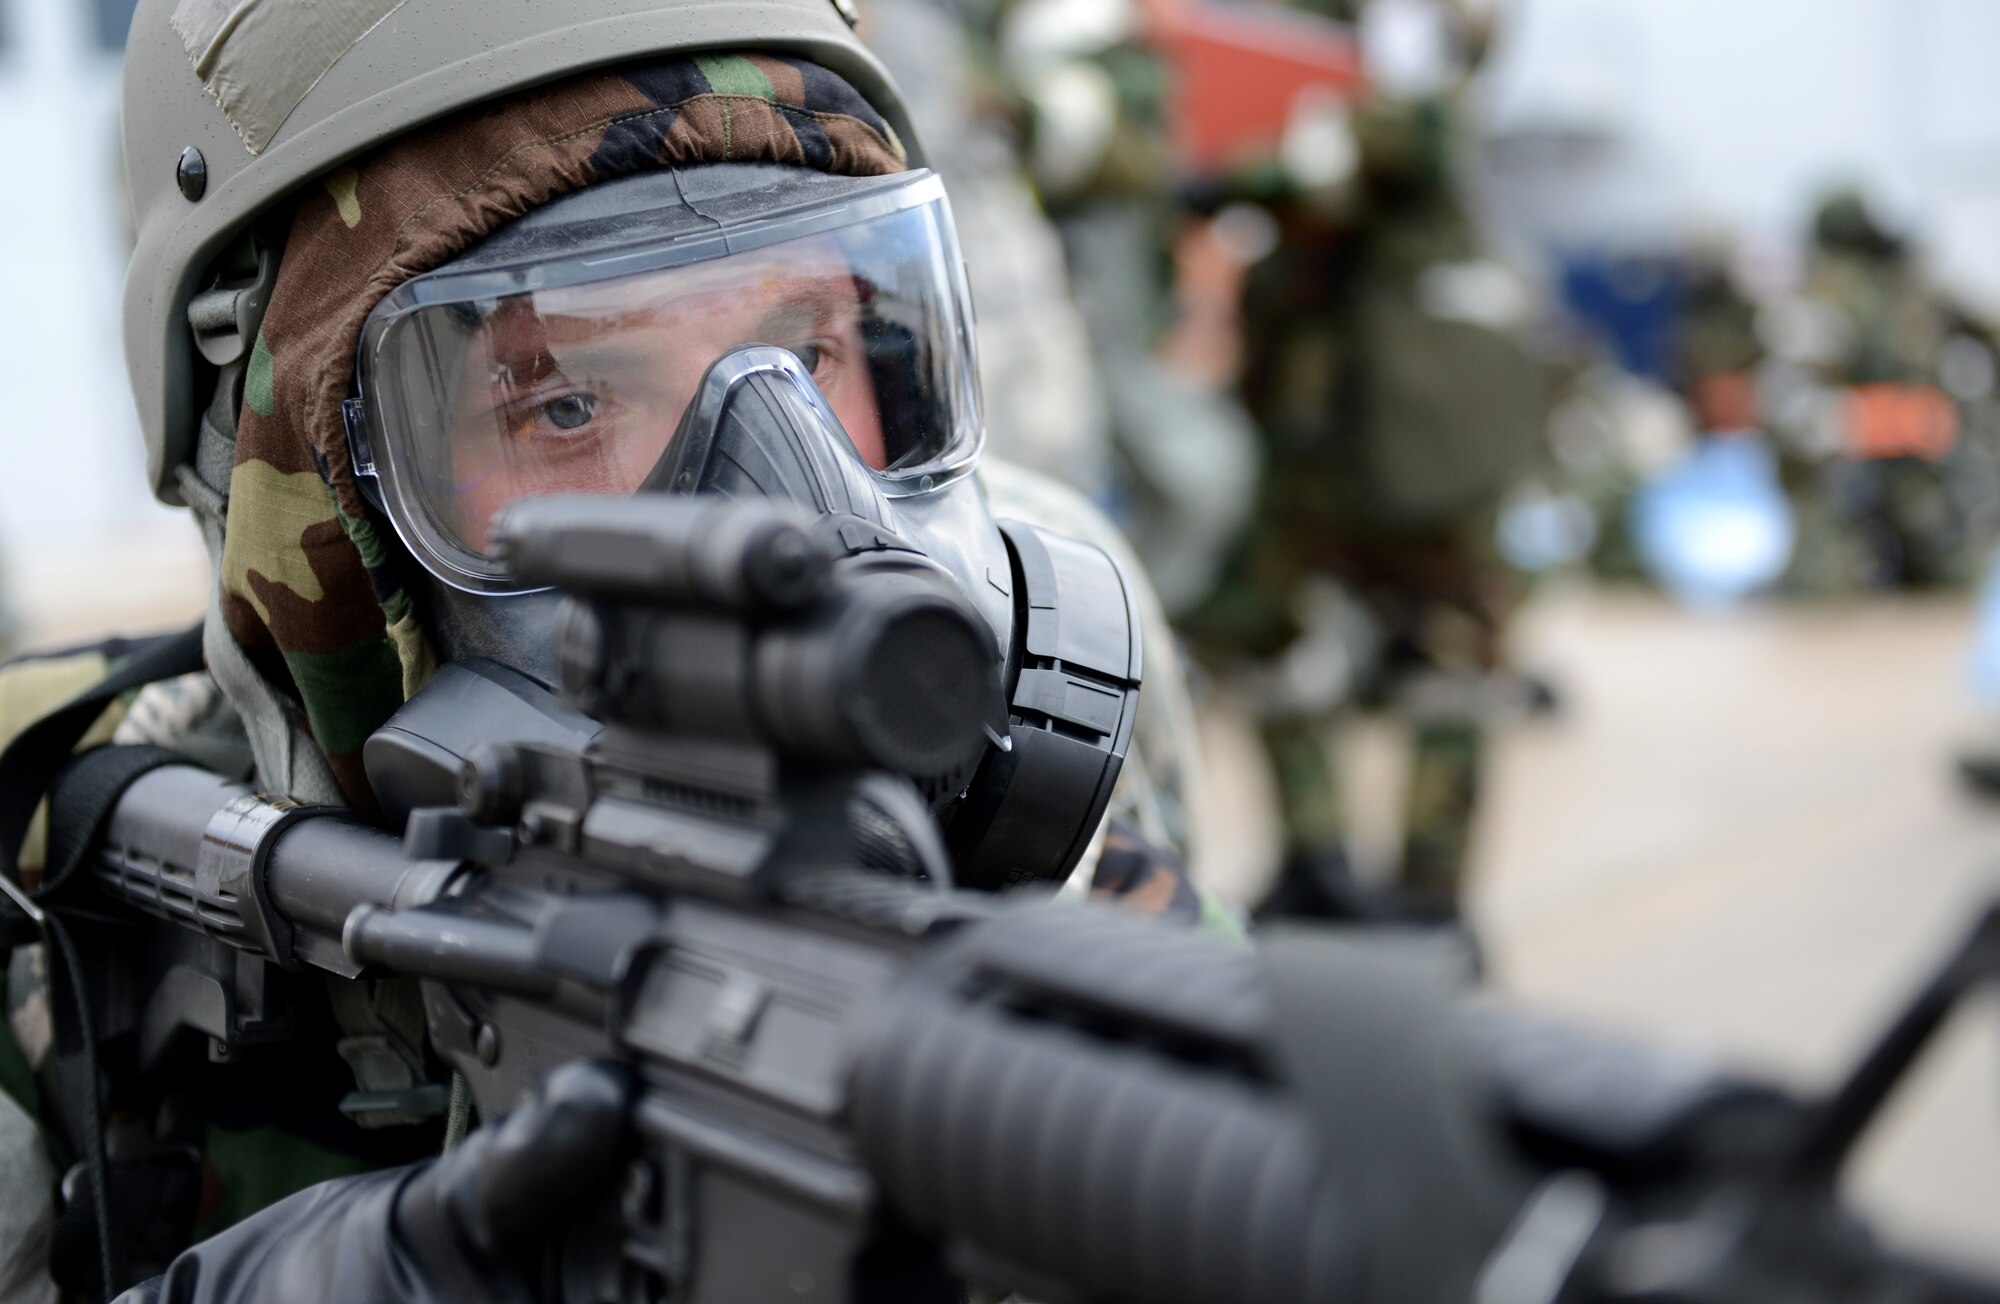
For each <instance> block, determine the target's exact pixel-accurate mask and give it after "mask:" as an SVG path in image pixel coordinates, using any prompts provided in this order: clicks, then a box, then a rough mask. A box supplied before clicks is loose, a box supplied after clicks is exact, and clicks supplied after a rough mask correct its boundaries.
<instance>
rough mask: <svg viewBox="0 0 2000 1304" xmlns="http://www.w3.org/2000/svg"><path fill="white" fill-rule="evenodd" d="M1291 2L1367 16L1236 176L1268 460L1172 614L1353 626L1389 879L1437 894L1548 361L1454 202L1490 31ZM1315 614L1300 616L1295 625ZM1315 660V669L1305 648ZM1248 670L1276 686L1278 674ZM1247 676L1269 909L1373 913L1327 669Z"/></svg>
mask: <svg viewBox="0 0 2000 1304" xmlns="http://www.w3.org/2000/svg"><path fill="white" fill-rule="evenodd" d="M1300 7H1302V8H1309V9H1312V10H1315V11H1317V12H1319V13H1321V14H1324V15H1326V16H1328V17H1332V18H1337V19H1341V20H1345V21H1348V22H1365V21H1367V20H1373V21H1374V22H1375V23H1376V25H1377V33H1378V36H1379V37H1380V38H1381V39H1379V40H1378V41H1376V42H1372V43H1371V42H1370V41H1369V40H1368V39H1367V38H1368V32H1367V30H1366V29H1365V27H1364V30H1363V38H1364V40H1363V45H1364V51H1365V53H1366V55H1367V57H1368V59H1369V69H1368V71H1369V74H1370V91H1369V93H1368V94H1367V95H1366V96H1365V97H1364V98H1362V99H1361V100H1360V101H1359V102H1358V103H1355V104H1352V105H1351V106H1350V105H1346V104H1342V103H1340V102H1338V101H1337V100H1332V99H1321V100H1318V101H1311V100H1308V101H1304V102H1302V104H1301V109H1300V112H1299V113H1298V114H1297V115H1296V119H1295V121H1294V122H1293V123H1292V124H1291V126H1290V127H1289V128H1288V129H1287V131H1286V135H1285V139H1284V140H1283V141H1282V142H1281V144H1280V146H1279V148H1278V150H1277V154H1276V157H1275V158H1273V159H1271V160H1270V161H1269V162H1268V164H1267V165H1266V166H1264V167H1261V168H1252V169H1249V170H1247V171H1245V172H1243V173H1242V174H1240V175H1239V176H1238V178H1237V179H1236V182H1235V184H1234V187H1233V188H1235V189H1237V190H1239V192H1241V193H1244V194H1246V195H1247V196H1248V197H1249V198H1252V199H1254V200H1255V201H1257V202H1259V203H1261V204H1262V205H1264V206H1266V207H1267V208H1268V209H1269V211H1270V212H1271V213H1272V214H1273V216H1274V217H1275V219H1276V222H1277V241H1276V248H1275V250H1274V251H1273V252H1272V253H1271V254H1270V255H1269V256H1268V257H1266V258H1264V259H1262V260H1261V261H1260V262H1258V263H1257V264H1256V265H1255V266H1253V267H1251V268H1250V269H1249V272H1248V275H1247V280H1246V284H1245V288H1244V296H1243V331H1244V339H1243V357H1244V367H1243V375H1242V382H1241V384H1242V391H1241V392H1242V395H1243V398H1244V402H1245V405H1246V407H1247V408H1248V410H1249V412H1250V414H1251V415H1252V417H1253V418H1254V419H1255V421H1256V423H1257V425H1258V427H1259V428H1260V430H1261V433H1262V436H1263V440H1264V453H1265V467H1264V475H1263V482H1262V488H1261V492H1260V495H1259V501H1258V506H1257V509H1256V511H1255V512H1254V514H1253V518H1252V525H1251V527H1250V529H1249V531H1248V532H1247V533H1246V535H1245V536H1244V537H1243V538H1242V539H1241V541H1240V543H1239V545H1238V547H1237V549H1236V551H1235V553H1234V556H1233V558H1232V561H1231V563H1230V567H1229V569H1228V571H1227V572H1226V574H1225V577H1224V579H1223V581H1222V582H1221V583H1220V584H1218V585H1217V587H1216V588H1215V590H1214V592H1213V594H1212V595H1211V596H1210V598H1209V600H1208V601H1207V602H1206V603H1205V604H1204V605H1203V607H1202V608H1201V610H1200V611H1199V612H1198V613H1196V617H1195V619H1194V621H1193V622H1192V625H1193V628H1194V629H1195V630H1196V631H1197V632H1198V635H1199V637H1200V638H1201V640H1202V641H1203V642H1204V644H1206V646H1207V647H1208V648H1209V649H1210V650H1211V651H1213V652H1215V653H1217V654H1218V655H1220V656H1221V657H1223V658H1224V659H1225V660H1226V659H1228V658H1230V657H1232V656H1242V655H1247V656H1249V657H1252V658H1258V659H1261V660H1264V661H1265V662H1266V663H1267V664H1278V665H1283V664H1284V663H1285V662H1287V661H1289V662H1290V663H1291V664H1292V665H1293V666H1294V667H1296V666H1298V665H1300V664H1301V663H1300V660H1299V658H1298V657H1297V656H1296V655H1295V653H1296V651H1297V649H1299V648H1301V647H1310V646H1313V645H1315V644H1320V643H1323V642H1325V641H1327V640H1328V638H1329V637H1331V639H1332V640H1333V641H1335V642H1340V641H1342V640H1341V638H1340V635H1339V634H1338V633H1337V632H1335V633H1332V634H1331V635H1329V632H1328V631H1329V630H1338V629H1339V628H1343V627H1344V628H1348V629H1352V628H1353V627H1354V624H1355V622H1354V616H1355V614H1356V613H1357V611H1358V612H1361V613H1365V618H1366V619H1365V624H1366V627H1367V630H1368V633H1367V635H1366V636H1365V637H1364V638H1362V639H1360V640H1356V639H1353V638H1348V639H1346V640H1345V644H1346V646H1347V647H1348V648H1349V649H1351V650H1354V651H1355V655H1353V656H1351V657H1350V660H1351V661H1352V662H1353V663H1354V664H1357V665H1359V666H1361V667H1362V670H1361V683H1360V685H1359V687H1360V690H1361V692H1362V693H1363V695H1364V696H1365V697H1366V698H1368V699H1372V700H1374V701H1377V702H1381V703H1385V704H1389V705H1391V706H1392V707H1393V708H1394V709H1395V710H1396V711H1397V712H1398V713H1399V714H1400V715H1401V716H1402V718H1403V719H1405V720H1406V721H1407V723H1408V724H1409V726H1410V730H1411V733H1412V736H1413V759H1412V765H1411V769H1410V773H1409V779H1408V784H1407V787H1406V793H1407V801H1406V810H1405V825H1404V841H1403V849H1402V855H1401V865H1400V889H1401V894H1402V896H1403V898H1404V899H1405V903H1406V904H1407V906H1408V907H1410V908H1412V909H1414V910H1416V911H1418V912H1420V913H1423V914H1427V915H1450V914H1452V913H1453V912H1455V910H1456V907H1457V902H1458V897H1459V890H1460V886H1461V879H1462V876H1463V873H1464V869H1465V863H1466V851H1467V841H1468V837H1469V834H1470V829H1471V823H1472V817H1473V812H1474V808H1475V805H1476V801H1477V789H1478V779H1479V771H1480V764H1481V758H1482V753H1483V751H1484V732H1485V725H1484V722H1483V719H1482V716H1483V714H1484V707H1485V705H1486V703H1487V702H1488V701H1490V699H1491V694H1490V693H1489V692H1487V691H1485V690H1486V689H1487V688H1488V687H1489V686H1490V683H1491V681H1492V678H1493V676H1494V675H1495V674H1496V672H1498V671H1500V670H1501V668H1502V665H1503V634H1504V631H1505V622H1506V618H1507V615H1508V613H1509V612H1510V611H1511V610H1512V609H1513V607H1514V605H1515V603H1516V601H1517V599H1518V597H1519V584H1518V582H1517V581H1516V579H1515V577H1514V576H1513V575H1512V574H1511V572H1509V570H1508V569H1507V568H1506V567H1505V566H1504V564H1502V563H1501V561H1500V560H1499V558H1498V556H1497V553H1496V551H1495V547H1494V542H1493V538H1494V514H1495V510H1496V507H1497V504H1498V502H1499V500H1500V498H1501V496H1502V495H1503V493H1504V492H1505V491H1506V489H1507V488H1508V487H1509V486H1510V485H1511V484H1512V483H1513V482H1514V481H1515V480H1516V479H1517V478H1518V477H1519V476H1520V475H1521V473H1522V472H1523V471H1524V469H1525V468H1527V467H1528V466H1529V465H1530V464H1532V463H1533V462H1534V461H1535V459H1536V458H1537V457H1538V456H1539V453H1540V450H1541V447H1542V439H1543V433H1544V425H1545V417H1546V399H1545V393H1544V390H1545V386H1544V378H1543V376H1542V374H1541V371H1540V368H1539V366H1538V364H1537V363H1536V362H1535V361H1534V360H1533V359H1531V357H1530V356H1529V354H1528V353H1527V352H1526V350H1525V349H1524V347H1523V345H1522V342H1521V335H1520V332H1521V329H1522V327H1523V326H1524V325H1525V323H1526V319H1527V316H1528V313H1529V310H1530V308H1531V301H1530V298H1529V296H1528V294H1527V293H1526V291H1525V289H1524V288H1523V287H1522V285H1521V283H1520V282H1519V281H1518V280H1517V279H1516V278H1514V277H1513V276H1512V275H1511V274H1510V273H1508V272H1507V271H1506V270H1505V269H1503V268H1501V267H1499V266H1498V265H1497V264H1494V263H1492V262H1489V261H1486V260H1483V259H1482V258H1481V257H1480V253H1479V249H1478V245H1477V242H1476V239H1475V235H1474V232H1473V230H1472V227H1471V225H1470V222H1469V220H1468V216H1467V213H1466V210H1465V207H1464V205H1463V203H1462V201H1461V198H1460V195H1459V191H1458V186H1457V175H1456V166H1455V158H1454V155H1455V153H1456V152H1457V150H1458V149H1459V148H1460V147H1461V145H1462V137H1461V135H1460V132H1459V131H1458V128H1457V123H1456V113H1455V110H1454V105H1453V100H1454V98H1455V96H1456V94H1457V92H1458V90H1459V88H1460V87H1461V86H1462V85H1463V83H1464V81H1465V79H1466V78H1467V77H1468V76H1469V75H1470V74H1471V72H1472V70H1473V69H1474V68H1475V67H1476V65H1477V63H1478V61H1479V57H1480V54H1481V52H1482V51H1483V49H1484V48H1485V45H1486V38H1487V35H1488V31H1487V26H1486V24H1485V22H1484V21H1483V19H1482V18H1481V16H1480V15H1478V14H1476V13H1474V12H1472V11H1471V10H1470V8H1469V7H1466V6H1461V5H1458V4H1447V3H1443V2H1442V0H1440V2H1439V3H1436V4H1420V3H1391V2H1390V0H1379V8H1376V9H1375V11H1374V12H1372V13H1368V14H1364V13H1361V12H1358V9H1359V6H1357V5H1355V4H1353V3H1350V2H1349V0H1312V3H1302V4H1301V6H1300ZM1315 627H1316V628H1315ZM1313 660H1315V661H1318V662H1320V663H1322V664H1323V663H1324V661H1325V658H1324V656H1323V654H1321V655H1317V656H1315V657H1314V658H1313ZM1267 682H1277V683H1280V684H1284V685H1287V686H1288V687H1289V686H1297V685H1298V684H1299V676H1297V675H1295V674H1286V673H1283V672H1281V673H1280V674H1278V675H1276V676H1274V677H1271V679H1270V680H1267ZM1318 687H1319V688H1320V689H1321V692H1320V694H1319V695H1318V697H1317V698H1315V697H1314V696H1312V695H1311V694H1309V693H1294V692H1289V691H1279V692H1275V693H1272V694H1267V695H1266V696H1267V701H1266V702H1265V718H1264V721H1263V733H1264V738H1265V742H1266V744H1267V746H1268V748H1269V751H1270V755H1271V759H1272V762H1273V764H1274V767H1275V769H1276V771H1277V775H1278V782H1279V788H1280V794H1281V800H1282V802H1283V805H1284V809H1285V817H1286V823H1287V835H1288V839H1289V855H1288V863H1287V868H1286V877H1285V878H1284V880H1282V881H1281V884H1280V886H1279V888H1278V890H1277V892H1276V894H1275V895H1274V897H1273V899H1272V901H1271V903H1270V908H1271V909H1273V910H1278V911H1296V912H1307V913H1320V914H1342V913H1352V912H1355V911H1356V910H1357V909H1361V910H1365V909H1367V908H1369V907H1367V905H1366V904H1365V903H1364V902H1362V900H1361V897H1360V894H1359V893H1358V891H1357V890H1356V889H1355V888H1354V886H1353V883H1352V880H1351V876H1350V875H1349V873H1348V868H1347V856H1346V851H1345V848H1344V836H1345V828H1344V825H1345V821H1344V820H1343V818H1342V815H1341V811H1340V807H1339V801H1338V798H1337V795H1336V794H1337V783H1336V776H1335V774H1334V772H1333V766H1332V763H1331V760H1330V758H1329V754H1328V750H1327V744H1328V734H1329V732H1330V728H1331V726H1332V723H1333V718H1334V714H1335V712H1336V711H1337V709H1338V708H1339V707H1340V705H1341V702H1340V700H1339V693H1338V686H1336V685H1335V684H1333V683H1331V682H1328V683H1325V684H1322V685H1319V686H1318Z"/></svg>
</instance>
